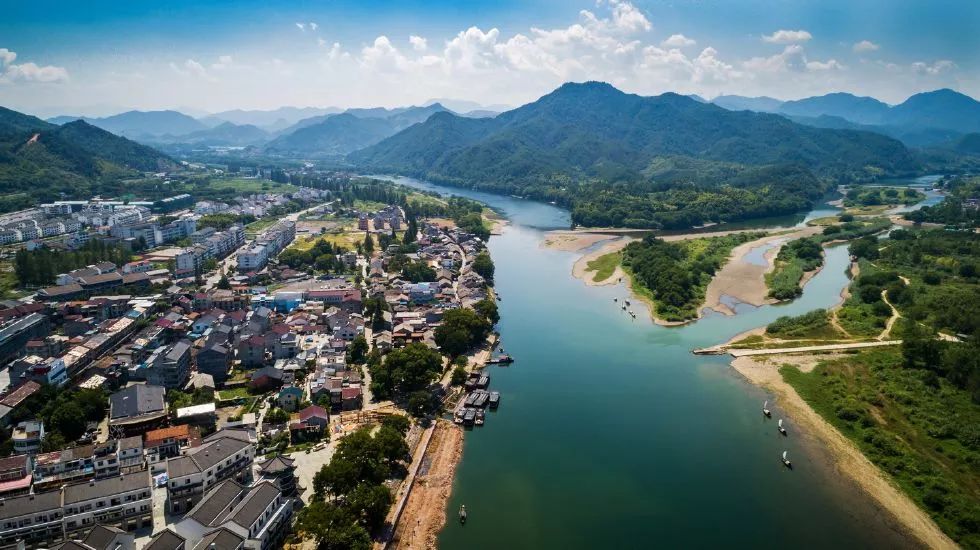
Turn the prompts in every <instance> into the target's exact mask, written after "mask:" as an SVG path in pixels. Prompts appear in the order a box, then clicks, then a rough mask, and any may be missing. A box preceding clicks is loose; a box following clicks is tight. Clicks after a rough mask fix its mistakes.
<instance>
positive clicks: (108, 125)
mask: <svg viewBox="0 0 980 550" xmlns="http://www.w3.org/2000/svg"><path fill="white" fill-rule="evenodd" d="M73 120H84V121H85V122H87V123H89V124H91V125H92V126H97V127H99V128H102V129H103V130H107V131H109V132H112V133H113V134H116V135H117V136H125V137H128V138H133V139H137V138H144V137H148V136H163V135H167V134H170V135H174V136H176V135H182V134H189V133H191V132H196V131H198V130H204V129H207V126H206V125H205V124H203V123H201V122H200V121H199V120H197V119H195V118H193V117H190V116H187V115H185V114H184V113H180V112H177V111H169V110H168V111H126V112H125V113H119V114H118V115H112V116H107V117H99V118H87V117H71V116H59V117H54V118H52V119H49V121H48V122H51V123H53V124H64V123H66V122H71V121H73Z"/></svg>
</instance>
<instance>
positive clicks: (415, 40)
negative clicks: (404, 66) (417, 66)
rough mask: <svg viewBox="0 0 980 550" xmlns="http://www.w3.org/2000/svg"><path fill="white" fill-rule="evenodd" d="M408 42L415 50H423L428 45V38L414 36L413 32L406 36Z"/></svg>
mask: <svg viewBox="0 0 980 550" xmlns="http://www.w3.org/2000/svg"><path fill="white" fill-rule="evenodd" d="M408 42H409V44H411V45H412V49H414V50H415V51H417V52H424V51H425V50H426V49H427V48H428V47H429V41H428V40H426V39H425V38H422V37H421V36H415V35H414V34H413V35H412V36H409V37H408Z"/></svg>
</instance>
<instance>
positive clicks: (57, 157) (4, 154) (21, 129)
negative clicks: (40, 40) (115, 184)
mask: <svg viewBox="0 0 980 550" xmlns="http://www.w3.org/2000/svg"><path fill="white" fill-rule="evenodd" d="M174 166H176V163H174V161H173V160H172V159H170V158H169V157H167V156H166V155H164V154H163V153H161V152H159V151H156V150H155V149H152V148H150V147H147V146H144V145H140V144H139V143H135V142H133V141H130V140H128V139H126V138H123V137H119V136H116V135H114V134H112V133H110V132H108V131H106V130H103V129H101V128H98V127H95V126H92V125H91V124H89V123H87V122H85V121H83V120H76V121H72V122H67V123H65V124H62V125H60V126H59V125H56V124H51V123H48V122H45V121H43V120H41V119H39V118H36V117H33V116H29V115H25V114H22V113H18V112H16V111H12V110H9V109H5V108H3V107H0V196H2V199H0V210H4V211H6V210H10V209H12V208H16V207H25V206H28V205H30V204H36V203H37V202H41V201H47V200H52V199H55V198H58V197H60V196H61V194H62V193H64V194H65V195H67V196H78V195H83V194H85V193H86V192H87V191H91V190H94V189H95V187H96V185H97V184H98V183H99V182H105V181H107V180H110V179H113V178H116V177H121V176H125V175H128V174H130V173H131V170H139V171H157V170H163V169H168V168H173V167H174Z"/></svg>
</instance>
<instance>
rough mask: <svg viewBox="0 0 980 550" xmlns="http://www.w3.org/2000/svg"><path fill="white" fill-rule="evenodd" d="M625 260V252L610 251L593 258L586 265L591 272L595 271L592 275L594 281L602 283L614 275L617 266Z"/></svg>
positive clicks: (586, 268)
mask: <svg viewBox="0 0 980 550" xmlns="http://www.w3.org/2000/svg"><path fill="white" fill-rule="evenodd" d="M622 261H623V254H622V252H620V251H618V250H617V251H616V252H610V253H609V254H603V255H602V256H599V257H598V258H596V259H594V260H592V261H591V262H589V263H588V264H586V266H585V270H586V271H587V272H590V273H594V275H593V276H592V281H593V282H596V283H601V282H603V281H605V280H606V279H608V278H609V277H612V274H613V273H615V272H616V268H617V267H619V264H620V263H621V262H622Z"/></svg>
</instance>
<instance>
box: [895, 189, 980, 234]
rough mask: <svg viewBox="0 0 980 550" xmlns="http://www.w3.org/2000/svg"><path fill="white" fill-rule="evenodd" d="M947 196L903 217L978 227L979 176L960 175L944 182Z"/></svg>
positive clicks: (917, 220) (950, 224) (919, 220)
mask: <svg viewBox="0 0 980 550" xmlns="http://www.w3.org/2000/svg"><path fill="white" fill-rule="evenodd" d="M944 188H945V190H947V191H948V192H949V196H947V197H946V198H945V199H943V202H941V203H939V204H937V205H935V206H924V207H922V208H921V209H919V210H915V211H913V212H908V213H907V214H905V219H907V220H911V221H913V222H916V223H923V222H928V223H941V224H943V225H948V226H954V227H962V228H975V227H980V208H978V207H977V204H978V201H980V177H978V176H960V177H955V178H952V179H950V180H949V181H947V182H946V183H945V184H944Z"/></svg>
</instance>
